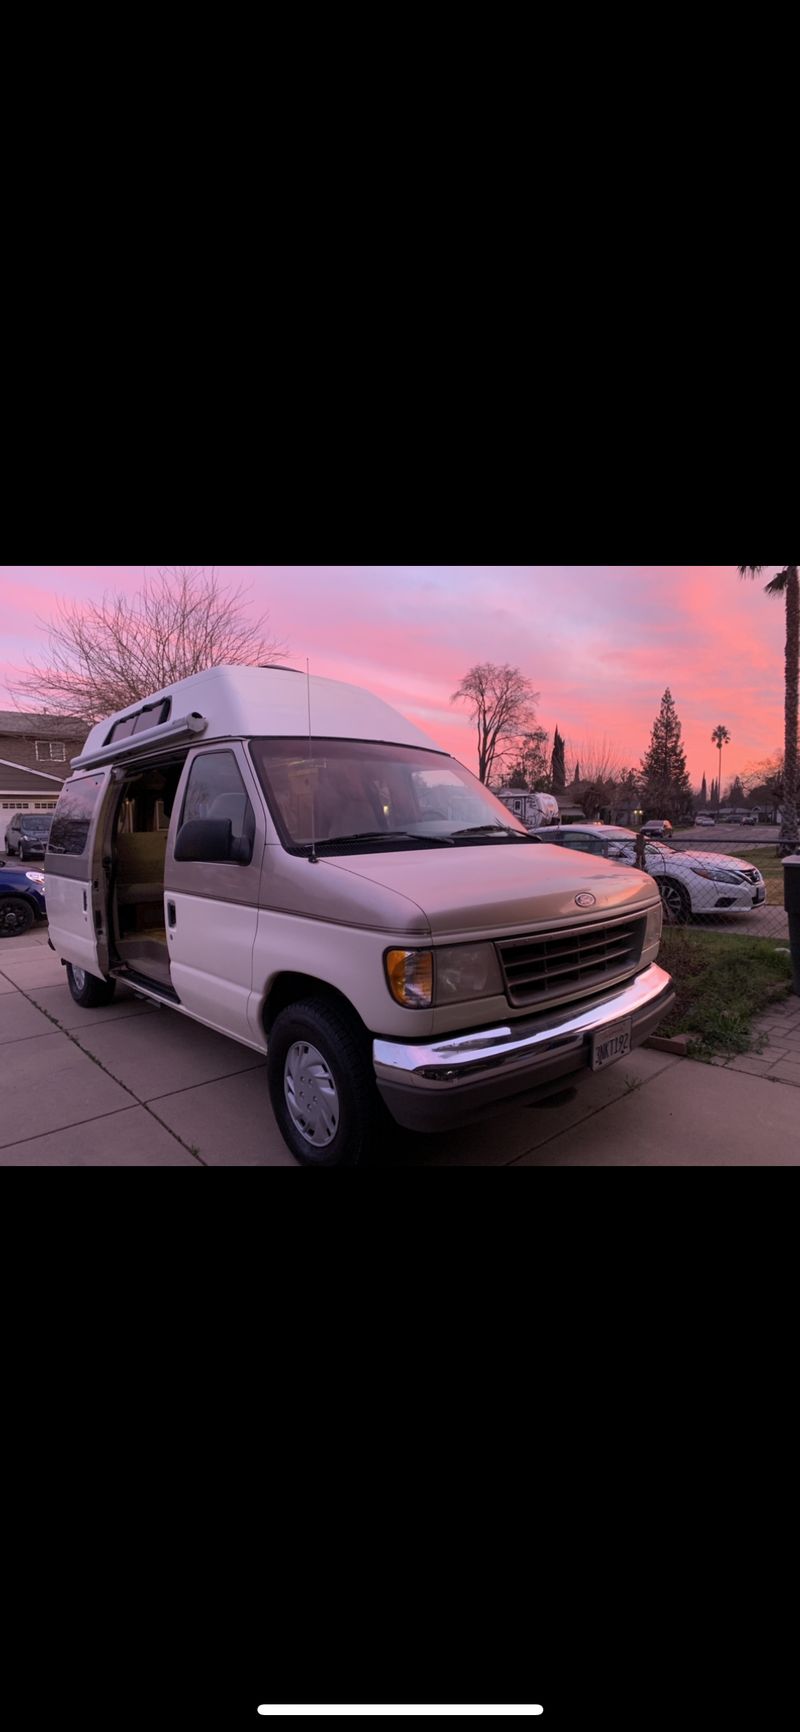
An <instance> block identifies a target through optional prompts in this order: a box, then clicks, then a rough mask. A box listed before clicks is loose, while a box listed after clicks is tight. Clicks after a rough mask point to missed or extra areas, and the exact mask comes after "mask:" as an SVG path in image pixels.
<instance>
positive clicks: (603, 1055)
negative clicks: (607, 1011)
mask: <svg viewBox="0 0 800 1732" xmlns="http://www.w3.org/2000/svg"><path fill="white" fill-rule="evenodd" d="M630 1050H631V1019H630V1017H629V1016H625V1017H623V1019H622V1021H621V1022H611V1023H609V1024H608V1027H607V1028H599V1029H598V1030H597V1033H596V1034H594V1035H592V1070H605V1067H606V1065H607V1064H615V1063H616V1061H617V1059H618V1058H627V1055H628V1053H629V1052H630Z"/></svg>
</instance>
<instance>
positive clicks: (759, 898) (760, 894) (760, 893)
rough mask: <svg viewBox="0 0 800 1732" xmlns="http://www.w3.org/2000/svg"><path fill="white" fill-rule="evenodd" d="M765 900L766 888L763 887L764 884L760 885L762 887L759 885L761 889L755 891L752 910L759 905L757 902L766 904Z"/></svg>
mask: <svg viewBox="0 0 800 1732" xmlns="http://www.w3.org/2000/svg"><path fill="white" fill-rule="evenodd" d="M766 900H767V891H766V886H765V885H764V884H762V885H761V887H760V889H758V890H757V891H756V895H755V901H754V903H753V907H754V908H757V907H758V904H759V902H766Z"/></svg>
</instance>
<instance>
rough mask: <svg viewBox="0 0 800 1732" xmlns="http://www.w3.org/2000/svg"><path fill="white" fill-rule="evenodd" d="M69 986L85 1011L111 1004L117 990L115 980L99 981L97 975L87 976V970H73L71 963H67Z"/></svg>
mask: <svg viewBox="0 0 800 1732" xmlns="http://www.w3.org/2000/svg"><path fill="white" fill-rule="evenodd" d="M67 985H68V987H69V990H70V992H71V993H72V996H73V998H74V1000H75V1003H76V1004H80V1005H82V1006H83V1009H84V1010H94V1009H96V1008H98V1007H99V1006H100V1005H101V1004H110V1003H111V1000H112V998H113V997H114V993H115V992H116V990H117V983H116V981H115V980H99V979H98V977H97V975H96V974H87V972H86V969H85V968H73V965H72V963H71V962H68V963H67Z"/></svg>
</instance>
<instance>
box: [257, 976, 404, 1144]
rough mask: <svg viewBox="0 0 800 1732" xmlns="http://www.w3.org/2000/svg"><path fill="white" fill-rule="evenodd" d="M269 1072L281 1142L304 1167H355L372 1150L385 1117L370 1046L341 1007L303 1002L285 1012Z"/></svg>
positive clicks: (274, 1036)
mask: <svg viewBox="0 0 800 1732" xmlns="http://www.w3.org/2000/svg"><path fill="white" fill-rule="evenodd" d="M267 1072H268V1077H269V1091H270V1098H271V1100H272V1107H273V1111H274V1113H275V1117H276V1119H277V1121H278V1127H279V1129H280V1132H281V1135H282V1136H283V1139H284V1142H285V1143H286V1144H287V1145H288V1147H289V1148H290V1149H291V1151H292V1154H293V1155H294V1156H295V1158H296V1159H297V1160H298V1161H301V1162H302V1163H303V1165H304V1166H309V1167H354V1166H357V1165H358V1163H359V1162H361V1161H364V1160H365V1159H366V1158H367V1156H368V1155H369V1154H370V1153H371V1152H372V1151H373V1149H374V1148H375V1145H376V1142H377V1140H378V1138H379V1133H380V1126H381V1122H382V1117H383V1113H382V1104H381V1100H380V1097H379V1095H378V1090H377V1088H376V1086H375V1076H374V1073H373V1070H372V1062H371V1058H370V1053H369V1047H368V1043H367V1040H366V1037H365V1035H364V1033H363V1030H362V1029H361V1026H360V1024H359V1023H358V1022H357V1020H356V1018H355V1017H353V1016H350V1015H348V1013H347V1011H346V1010H344V1009H342V1008H341V1007H340V1006H339V1005H338V1004H329V1003H327V1002H326V1001H324V1000H322V999H304V1000H303V1001H302V1002H301V1003H299V1004H292V1005H288V1006H287V1008H286V1009H285V1010H282V1011H281V1012H280V1014H279V1015H278V1016H277V1017H276V1018H275V1022H274V1023H273V1026H272V1030H271V1032H270V1036H269V1045H268V1049H267Z"/></svg>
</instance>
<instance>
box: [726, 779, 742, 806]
mask: <svg viewBox="0 0 800 1732" xmlns="http://www.w3.org/2000/svg"><path fill="white" fill-rule="evenodd" d="M728 799H729V800H730V803H731V805H732V806H743V805H744V803H745V792H744V788H743V787H742V784H741V781H740V779H739V777H738V776H736V777H735V778H734V780H733V782H732V783H731V791H730V794H729V795H728Z"/></svg>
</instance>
